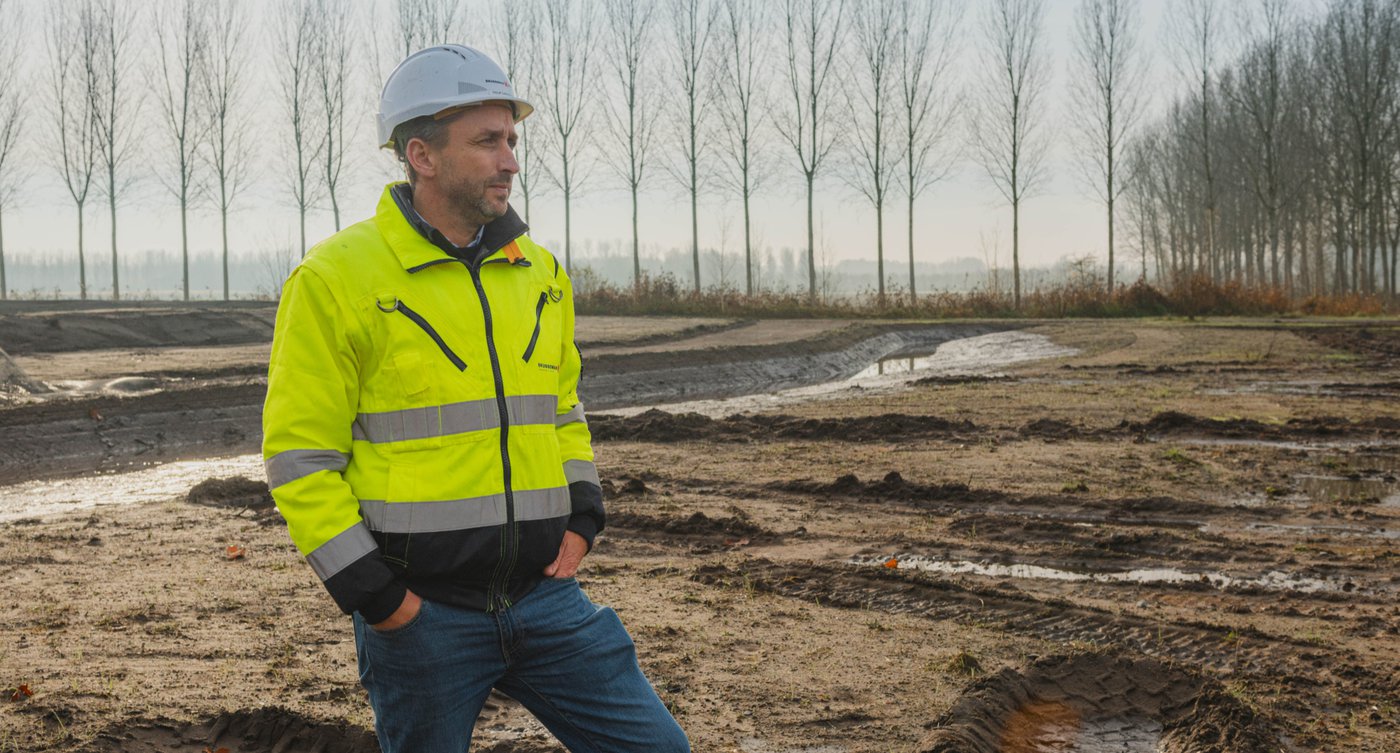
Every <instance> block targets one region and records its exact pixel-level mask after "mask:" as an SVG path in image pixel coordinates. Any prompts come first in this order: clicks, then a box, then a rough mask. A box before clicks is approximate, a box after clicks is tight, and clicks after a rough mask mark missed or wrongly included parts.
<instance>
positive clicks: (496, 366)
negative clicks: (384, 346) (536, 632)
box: [466, 264, 519, 612]
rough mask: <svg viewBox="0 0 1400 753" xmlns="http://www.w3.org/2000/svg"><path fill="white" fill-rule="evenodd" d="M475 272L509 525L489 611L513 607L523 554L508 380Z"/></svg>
mask: <svg viewBox="0 0 1400 753" xmlns="http://www.w3.org/2000/svg"><path fill="white" fill-rule="evenodd" d="M466 267H467V270H468V271H469V272H471V276H472V285H473V286H475V287H476V296H477V298H478V299H480V301H481V313H482V318H483V320H484V321H485V324H486V352H487V353H488V354H490V356H491V376H492V377H494V378H495V380H496V410H497V411H498V412H499V413H500V418H501V471H502V478H503V480H504V482H505V494H506V526H505V531H504V533H503V536H504V538H505V552H504V554H503V556H502V557H501V561H500V562H498V563H496V573H495V575H494V576H493V577H492V582H491V587H490V590H489V591H488V592H487V594H486V602H487V603H486V611H488V612H492V611H496V610H497V609H508V608H510V598H509V597H508V596H507V595H506V584H507V583H508V582H509V581H510V573H511V570H513V569H515V559H516V557H518V556H519V552H518V548H519V542H517V541H516V537H517V533H516V530H515V493H514V491H513V490H512V489H511V486H510V419H509V414H508V411H507V409H506V397H505V394H506V387H505V380H504V379H503V378H502V376H501V360H500V358H499V357H498V356H497V354H496V339H495V336H494V335H493V334H492V330H491V304H490V302H489V301H487V299H486V289H485V288H484V287H482V285H481V267H480V265H477V266H472V265H471V264H466Z"/></svg>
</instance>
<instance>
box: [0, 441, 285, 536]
mask: <svg viewBox="0 0 1400 753" xmlns="http://www.w3.org/2000/svg"><path fill="white" fill-rule="evenodd" d="M228 476H247V477H248V478H254V479H260V478H262V477H263V463H262V456H261V455H239V456H236V457H229V458H214V459H210V460H186V461H179V462H174V463H166V464H164V465H156V466H152V467H149V468H143V469H141V470H138V471H128V472H124V473H99V474H95V475H90V476H78V477H75V478H63V479H53V480H44V481H27V482H25V483H22V484H13V485H11V486H0V522H5V521H11V520H18V519H20V518H34V517H41V516H44V515H52V514H55V513H63V512H72V511H74V510H86V509H89V508H93V507H100V506H104V505H120V504H132V503H137V502H161V501H165V500H170V499H177V498H182V497H184V496H185V494H186V493H188V492H189V490H190V488H191V487H193V486H194V485H195V484H198V483H199V482H201V481H203V480H205V479H207V478H211V477H213V478H224V477H228Z"/></svg>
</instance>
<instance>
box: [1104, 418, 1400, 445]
mask: <svg viewBox="0 0 1400 753" xmlns="http://www.w3.org/2000/svg"><path fill="white" fill-rule="evenodd" d="M1117 429H1118V430H1119V431H1121V432H1125V433H1128V434H1136V435H1156V436H1168V435H1177V436H1179V435H1205V436H1212V437H1246V438H1252V439H1270V438H1301V437H1335V436H1347V437H1365V436H1370V437H1389V436H1395V435H1400V419H1396V418H1392V417H1389V416H1376V417H1372V418H1368V419H1363V420H1360V421H1352V420H1349V419H1346V418H1338V417H1335V416H1314V417H1309V418H1292V419H1289V420H1288V421H1286V422H1285V423H1282V424H1266V423H1263V422H1260V421H1255V420H1254V419H1249V418H1229V419H1216V418H1201V417H1199V416H1193V415H1191V414H1189V413H1181V412H1179V411H1164V412H1162V413H1158V414H1156V415H1155V416H1153V417H1152V418H1151V419H1149V420H1147V421H1145V422H1130V421H1124V422H1122V423H1120V424H1119V425H1118V427H1117Z"/></svg>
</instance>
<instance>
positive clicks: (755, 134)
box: [717, 0, 770, 295]
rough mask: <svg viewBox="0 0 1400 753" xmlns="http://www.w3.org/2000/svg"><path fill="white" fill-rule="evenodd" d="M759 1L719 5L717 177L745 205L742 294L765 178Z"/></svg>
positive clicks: (764, 14)
mask: <svg viewBox="0 0 1400 753" xmlns="http://www.w3.org/2000/svg"><path fill="white" fill-rule="evenodd" d="M769 7H770V6H769V5H768V4H767V3H766V2H763V0H723V2H722V5H721V9H722V10H721V25H720V27H719V29H720V34H721V38H720V56H721V57H722V58H723V63H722V64H721V65H720V66H719V97H718V99H719V107H718V112H719V118H720V124H721V126H722V128H721V129H720V138H721V139H723V140H724V142H725V143H724V146H725V148H724V149H723V150H722V151H721V154H720V158H721V159H720V163H721V165H722V166H723V168H724V169H723V170H721V171H719V172H718V173H717V175H718V176H719V178H720V180H721V181H722V182H723V183H724V184H725V185H726V186H728V187H729V188H730V189H731V190H733V191H734V192H735V193H737V194H738V195H739V198H740V199H741V200H742V201H743V204H744V292H745V294H746V295H753V294H754V262H755V261H756V260H755V259H754V253H753V252H754V247H753V216H752V207H751V203H752V200H753V197H754V194H755V193H757V192H758V189H759V187H760V185H761V184H762V182H763V178H764V177H765V175H766V173H767V169H766V168H767V165H768V162H769V160H768V159H767V157H766V155H765V152H764V151H763V149H762V144H761V142H760V139H761V134H762V132H763V125H764V122H765V120H766V118H765V117H764V115H765V113H767V112H768V108H766V107H764V106H763V104H764V103H765V102H766V101H767V99H768V88H767V78H766V77H765V76H764V73H765V72H766V67H767V65H768V63H769V60H770V58H769V56H768V50H769V45H768V44H767V43H766V40H765V37H764V34H763V31H764V27H765V24H766V22H767V21H768V8H769Z"/></svg>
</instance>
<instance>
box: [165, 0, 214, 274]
mask: <svg viewBox="0 0 1400 753" xmlns="http://www.w3.org/2000/svg"><path fill="white" fill-rule="evenodd" d="M208 7H209V6H208V5H207V4H206V3H204V2H201V1H200V0H165V1H164V2H162V3H161V4H160V5H159V6H157V9H156V23H155V28H156V51H157V60H156V62H157V65H159V67H160V70H159V76H152V77H151V78H152V85H153V86H155V88H156V100H157V102H158V103H159V105H160V111H161V121H162V123H161V124H162V125H163V126H164V127H165V133H166V136H167V137H168V138H169V139H170V147H171V153H170V155H169V157H170V163H169V169H170V173H169V174H168V175H165V176H162V179H161V182H162V183H164V184H165V187H166V189H168V190H169V191H170V193H171V194H172V195H173V196H174V197H175V200H176V201H178V202H179V203H180V280H181V282H182V288H183V293H184V299H185V300H187V301H188V300H189V299H190V233H189V208H190V200H191V198H192V197H193V194H194V193H195V191H196V186H195V166H196V164H197V162H198V150H199V144H200V142H201V140H202V129H203V127H204V126H205V118H204V115H203V113H202V112H201V108H202V107H203V104H204V98H203V97H201V96H200V92H199V83H200V76H201V73H202V71H201V65H202V64H203V57H204V55H205V52H206V49H205V48H206V46H207V45H208V39H207V37H208V32H209V28H208V25H207V21H206V19H205V17H204V13H205V12H206V11H207V10H208Z"/></svg>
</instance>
